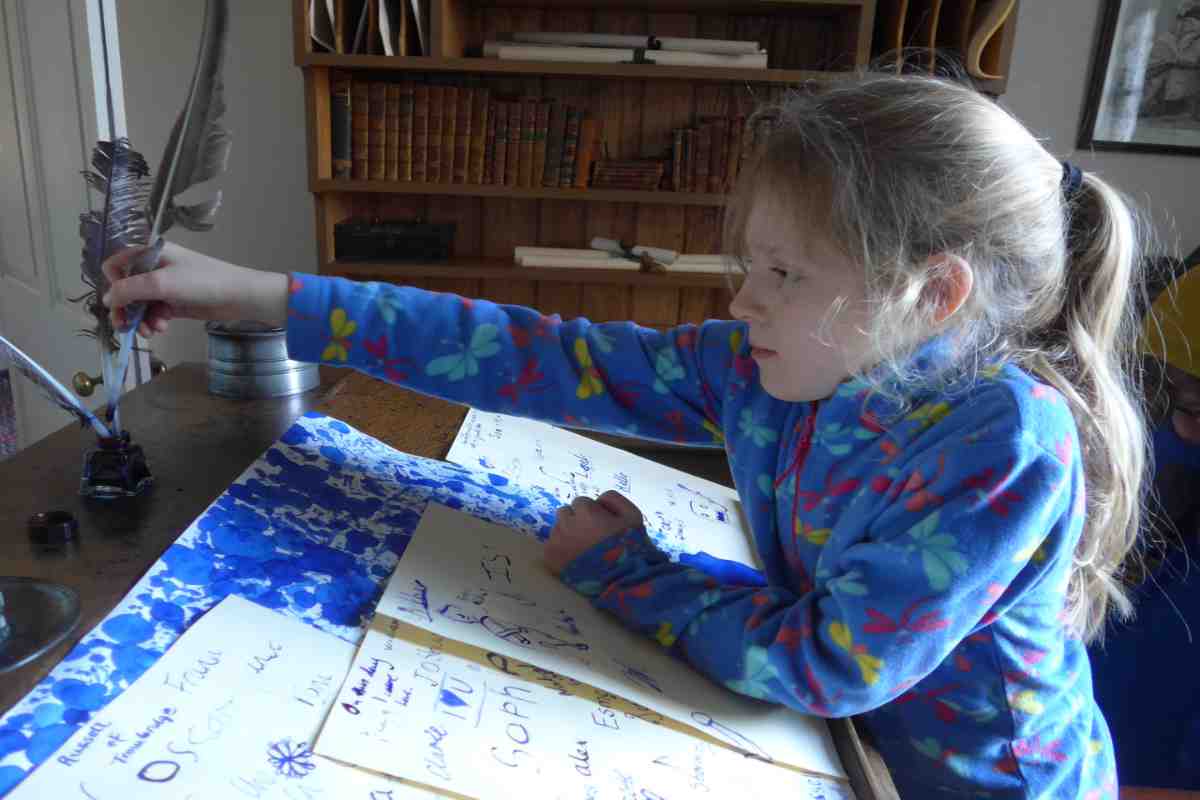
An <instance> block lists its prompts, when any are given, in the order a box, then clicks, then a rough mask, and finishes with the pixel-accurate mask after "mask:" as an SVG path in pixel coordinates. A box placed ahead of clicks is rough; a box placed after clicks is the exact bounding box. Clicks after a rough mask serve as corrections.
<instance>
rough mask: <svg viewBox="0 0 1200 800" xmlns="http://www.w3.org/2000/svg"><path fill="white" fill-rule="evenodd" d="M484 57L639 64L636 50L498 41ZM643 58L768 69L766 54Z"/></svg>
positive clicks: (675, 53)
mask: <svg viewBox="0 0 1200 800" xmlns="http://www.w3.org/2000/svg"><path fill="white" fill-rule="evenodd" d="M483 55H484V56H485V57H486V58H498V59H500V60H501V61H569V62H573V63H583V64H624V63H632V62H634V61H637V51H636V50H632V49H626V48H614V47H568V46H557V45H541V44H514V43H511V42H497V41H490V42H484V43H483ZM644 57H645V60H646V61H652V62H654V63H655V64H662V65H664V66H679V67H729V68H737V69H766V68H767V54H766V53H749V54H745V55H733V56H724V55H714V54H712V53H693V52H690V51H683V50H654V51H648V52H646V53H644Z"/></svg>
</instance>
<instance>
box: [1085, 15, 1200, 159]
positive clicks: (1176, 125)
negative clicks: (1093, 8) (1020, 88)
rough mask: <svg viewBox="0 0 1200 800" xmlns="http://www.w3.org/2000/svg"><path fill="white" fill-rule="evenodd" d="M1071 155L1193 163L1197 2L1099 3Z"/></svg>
mask: <svg viewBox="0 0 1200 800" xmlns="http://www.w3.org/2000/svg"><path fill="white" fill-rule="evenodd" d="M1094 53H1095V54H1094V56H1093V59H1092V71H1091V76H1090V80H1089V82H1088V94H1087V99H1086V102H1085V104H1084V113H1083V121H1082V124H1081V126H1080V132H1079V141H1078V147H1079V148H1080V149H1083V150H1118V151H1125V152H1134V153H1165V154H1175V155H1200V0H1105V2H1104V8H1103V10H1102V12H1101V18H1100V28H1099V33H1098V36H1097V43H1096V48H1095V51H1094Z"/></svg>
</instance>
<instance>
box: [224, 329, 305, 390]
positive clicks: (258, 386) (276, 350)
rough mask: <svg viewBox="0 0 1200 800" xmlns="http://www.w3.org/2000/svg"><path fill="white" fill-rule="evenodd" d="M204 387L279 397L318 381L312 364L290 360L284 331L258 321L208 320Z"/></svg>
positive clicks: (303, 388)
mask: <svg viewBox="0 0 1200 800" xmlns="http://www.w3.org/2000/svg"><path fill="white" fill-rule="evenodd" d="M204 329H205V330H206V331H207V332H208V391H209V392H210V393H212V394H215V395H220V396H221V397H234V398H239V399H249V398H256V397H283V396H285V395H291V394H299V393H301V392H306V391H308V390H309V389H312V388H314V387H316V386H317V384H319V383H320V382H321V376H320V374H319V373H318V371H317V365H316V364H305V363H303V362H301V361H292V360H291V359H290V358H288V353H287V332H286V331H285V330H284V329H283V328H276V327H272V326H270V325H264V324H262V323H260V322H209V323H207V324H206V325H205V326H204Z"/></svg>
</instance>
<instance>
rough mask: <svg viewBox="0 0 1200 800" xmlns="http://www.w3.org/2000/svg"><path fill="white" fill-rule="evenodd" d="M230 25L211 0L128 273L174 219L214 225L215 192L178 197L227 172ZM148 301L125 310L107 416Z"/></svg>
mask: <svg viewBox="0 0 1200 800" xmlns="http://www.w3.org/2000/svg"><path fill="white" fill-rule="evenodd" d="M228 26H229V9H228V5H227V3H226V0H208V2H207V3H206V4H205V9H204V29H203V31H202V32H201V34H200V50H199V54H198V55H197V58H196V68H195V71H194V72H193V73H192V84H191V87H190V88H189V89H188V96H187V100H186V101H185V102H184V106H183V110H182V111H180V112H179V116H178V117H177V118H176V120H175V126H174V127H173V128H172V129H171V136H170V137H169V138H168V139H167V148H166V152H164V153H163V159H162V163H161V164H160V165H159V168H158V173H157V175H156V176H155V179H154V187H153V189H151V191H150V195H149V198H148V201H147V204H146V211H145V216H146V219H148V220H153V223H152V224H151V226H150V233H149V237H148V239H147V241H149V242H150V247H148V248H146V249H145V250H144V251H142V252H141V253H140V254H139V255H138V257H137V258H136V259H134V260H133V262H132V263H131V265H130V274H131V275H138V274H141V273H144V272H149V271H151V270H153V269H155V268H157V267H158V261H159V256H160V255H161V253H162V246H163V241H162V234H163V233H165V232H166V231H167V230H169V229H170V228H171V226H172V225H174V224H175V223H179V224H180V225H182V226H183V227H185V228H187V229H189V230H193V231H206V230H209V229H211V228H212V221H213V218H214V217H215V216H216V213H217V209H218V208H219V207H220V204H221V193H220V191H217V192H216V193H215V195H214V197H213V198H212V199H211V200H206V201H203V202H200V203H195V204H193V205H178V204H177V203H175V198H176V197H177V196H178V195H180V194H182V193H183V192H184V191H186V190H187V189H189V188H190V187H192V186H195V185H196V184H199V183H203V182H205V181H207V180H210V179H212V178H215V177H217V176H218V175H220V174H221V173H223V172H224V171H225V166H226V163H227V162H228V160H229V147H230V145H231V144H232V139H231V138H230V135H229V132H228V131H226V130H225V129H224V128H223V127H222V126H221V124H220V122H219V120H220V118H221V115H222V114H224V113H225V100H224V97H223V94H222V89H223V87H222V82H221V65H222V62H223V60H224V56H225V36H226V33H227V31H228ZM145 311H146V308H145V305H144V304H141V303H137V304H130V305H129V306H128V307H127V308H126V309H125V318H126V323H125V326H124V327H123V328H122V330H121V335H120V345H121V347H120V353H119V356H118V359H117V367H116V376H115V377H116V380H115V381H114V383H113V384H112V385H110V386H109V388H108V404H109V409H110V410H109V416H110V417H115V416H116V408H117V403H118V402H119V401H120V395H121V385H122V384H123V383H124V380H125V372H126V370H127V369H128V368H129V357H130V353H131V352H132V350H133V338H134V336H135V335H136V334H137V328H138V325H139V323H141V321H142V316H143V315H144V314H145Z"/></svg>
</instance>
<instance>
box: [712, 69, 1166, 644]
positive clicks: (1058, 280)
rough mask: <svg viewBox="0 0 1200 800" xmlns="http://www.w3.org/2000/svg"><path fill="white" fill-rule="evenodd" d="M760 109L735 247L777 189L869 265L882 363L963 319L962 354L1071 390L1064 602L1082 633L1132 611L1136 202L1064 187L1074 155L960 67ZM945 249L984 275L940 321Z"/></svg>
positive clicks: (964, 359)
mask: <svg viewBox="0 0 1200 800" xmlns="http://www.w3.org/2000/svg"><path fill="white" fill-rule="evenodd" d="M752 122H753V124H754V125H755V130H757V131H758V138H757V139H756V147H755V157H754V158H753V159H752V160H751V161H750V163H749V166H748V168H747V169H746V170H744V171H743V174H742V175H740V176H739V180H738V185H737V187H735V189H734V192H733V196H732V198H731V201H730V204H729V207H728V209H727V212H726V218H725V225H726V231H725V242H726V244H727V247H728V248H730V249H731V250H732V251H733V253H734V255H735V257H737V258H739V259H741V258H743V257H744V255H745V254H746V253H747V248H746V241H745V232H746V219H747V216H748V215H749V213H750V210H751V207H752V205H753V203H754V201H755V200H756V198H758V197H760V196H762V192H763V191H764V190H765V191H766V192H768V193H769V194H770V195H771V196H773V197H775V198H779V199H781V200H783V201H785V202H789V203H792V204H793V205H794V206H795V210H796V212H797V213H800V214H806V215H807V217H806V219H807V222H808V228H809V229H812V230H820V229H822V228H823V229H824V230H827V231H828V232H829V234H830V238H831V239H832V242H833V243H834V244H835V245H836V246H838V247H839V248H840V249H841V250H842V251H843V252H844V253H845V254H846V255H847V256H849V257H850V258H851V259H852V260H853V261H855V262H856V263H858V264H861V265H863V267H864V269H865V272H866V275H865V277H866V283H867V296H868V302H869V303H871V304H872V311H873V313H872V314H871V318H872V320H873V322H872V326H873V327H872V328H871V329H870V330H868V331H866V333H867V334H868V335H869V336H870V337H871V340H872V342H873V344H874V346H875V350H876V352H877V354H878V355H879V357H880V358H881V359H882V365H880V366H882V367H883V369H882V370H881V369H878V368H876V365H872V370H871V375H874V376H876V377H878V376H879V375H881V374H885V375H887V376H888V384H889V385H891V386H893V387H894V386H897V385H899V386H901V387H904V386H906V382H910V381H912V380H915V379H916V377H915V376H914V375H911V374H906V373H905V364H906V363H907V362H908V360H909V359H908V357H909V356H910V355H911V354H912V352H913V350H914V349H915V348H916V347H917V346H919V345H920V344H921V342H923V341H925V340H927V339H928V338H929V337H930V336H933V335H935V334H938V333H941V332H943V331H947V330H954V331H955V335H954V336H953V337H951V338H952V339H953V341H954V342H956V343H957V348H958V349H957V351H956V354H957V358H956V359H955V360H954V361H955V364H956V365H957V367H958V368H959V369H961V370H966V371H974V370H976V369H978V367H979V366H980V365H981V364H982V363H983V362H984V361H989V360H993V359H1002V360H1006V361H1010V362H1012V363H1015V364H1017V365H1019V366H1021V367H1022V368H1024V369H1026V370H1027V371H1029V372H1031V373H1034V374H1036V375H1038V376H1040V378H1041V379H1043V380H1045V381H1047V382H1048V383H1050V384H1051V385H1053V386H1054V387H1055V388H1056V389H1057V390H1058V391H1059V392H1061V393H1062V395H1063V396H1064V397H1065V398H1066V400H1067V402H1068V404H1069V405H1070V408H1071V411H1072V414H1073V416H1074V418H1075V421H1076V425H1077V426H1078V429H1079V437H1080V448H1081V453H1082V458H1083V465H1084V473H1085V480H1086V500H1087V507H1086V512H1087V516H1086V520H1085V523H1084V531H1083V535H1082V537H1081V538H1080V540H1079V543H1078V546H1077V547H1076V550H1075V558H1074V568H1073V569H1072V571H1071V575H1070V580H1069V583H1068V588H1067V598H1066V613H1067V615H1068V619H1069V623H1070V624H1071V626H1072V627H1073V628H1074V629H1075V630H1076V631H1077V632H1078V633H1079V635H1080V636H1082V637H1083V638H1084V639H1085V640H1091V639H1094V638H1097V637H1100V636H1102V635H1103V628H1104V623H1105V620H1106V618H1107V615H1108V613H1109V611H1110V610H1113V609H1115V610H1116V611H1117V612H1119V613H1120V614H1121V615H1123V616H1125V615H1128V613H1129V611H1130V610H1131V605H1130V603H1129V600H1128V598H1127V596H1126V592H1125V586H1124V584H1123V582H1122V580H1121V570H1122V563H1123V561H1124V560H1125V558H1126V555H1127V554H1128V553H1129V552H1130V550H1131V549H1132V548H1133V546H1134V544H1135V543H1136V541H1137V533H1138V527H1139V523H1140V517H1141V513H1142V491H1143V489H1142V487H1143V476H1144V474H1145V472H1146V468H1147V464H1148V458H1149V456H1148V452H1147V435H1146V428H1145V422H1144V415H1143V412H1142V408H1141V404H1140V401H1139V400H1137V399H1136V398H1137V397H1138V394H1137V392H1136V391H1135V389H1134V387H1135V385H1136V383H1135V381H1134V374H1135V370H1137V369H1138V364H1139V360H1138V359H1137V358H1136V348H1135V342H1136V337H1137V333H1138V330H1139V326H1138V320H1137V318H1136V312H1135V310H1134V304H1133V303H1132V302H1130V301H1131V298H1132V296H1133V293H1134V292H1135V291H1136V290H1137V287H1139V286H1140V285H1141V281H1140V274H1141V261H1142V259H1141V241H1142V236H1141V230H1142V229H1143V227H1144V226H1143V225H1142V223H1141V222H1140V219H1139V217H1138V216H1137V215H1136V214H1135V213H1134V211H1133V210H1132V206H1131V205H1130V204H1128V203H1127V202H1126V201H1125V200H1124V199H1123V198H1122V196H1121V195H1120V194H1118V193H1117V192H1116V191H1115V190H1114V189H1113V188H1111V187H1110V186H1109V185H1108V184H1106V183H1105V182H1104V181H1102V180H1101V179H1100V178H1099V177H1097V176H1096V175H1094V174H1091V173H1085V174H1084V175H1083V181H1082V185H1081V187H1080V188H1079V190H1078V191H1076V192H1073V193H1072V194H1071V196H1070V198H1069V199H1068V198H1067V197H1065V195H1064V192H1063V188H1062V179H1063V167H1062V164H1061V163H1060V162H1059V161H1058V160H1057V159H1055V158H1054V157H1053V156H1051V155H1050V153H1048V152H1047V151H1046V149H1045V148H1044V147H1043V146H1042V145H1041V143H1039V142H1038V141H1037V140H1036V139H1035V138H1034V137H1033V136H1032V135H1031V134H1030V133H1029V131H1028V130H1026V129H1025V127H1024V126H1023V125H1021V123H1020V122H1018V121H1017V120H1016V119H1015V118H1013V117H1012V116H1011V115H1010V114H1008V113H1007V112H1005V111H1004V110H1003V109H1001V108H1000V107H999V106H998V105H996V104H995V103H994V102H992V101H991V100H990V99H988V98H986V97H984V96H983V95H980V94H978V93H976V92H975V91H973V90H972V89H969V88H967V87H966V86H963V85H960V84H958V83H955V82H953V81H950V80H945V79H940V78H931V77H921V76H915V75H903V76H879V77H874V76H873V77H870V78H866V79H864V80H861V81H858V82H854V83H849V82H847V83H845V84H838V85H830V86H826V87H821V88H818V89H814V90H810V91H802V92H796V93H794V94H792V95H790V96H789V97H788V98H787V99H785V100H784V101H783V102H782V103H780V104H779V105H777V106H775V107H772V108H769V109H764V110H763V111H761V112H759V114H758V115H756V118H755V119H754V120H753V121H752ZM814 223H816V225H817V226H821V227H816V226H814ZM940 254H954V255H958V256H960V257H961V258H963V259H964V260H965V261H966V262H967V263H968V264H969V265H970V266H971V269H972V273H973V278H974V285H973V288H972V290H971V293H970V295H969V296H968V298H967V300H966V302H965V303H964V305H963V306H962V307H961V308H960V309H959V310H958V311H957V312H955V313H954V314H953V315H952V316H951V317H950V318H948V319H945V320H944V321H942V322H940V323H939V322H937V321H936V316H935V314H936V311H937V307H936V304H935V303H933V302H930V295H931V294H932V293H934V292H933V291H932V290H934V289H936V288H937V284H938V281H939V279H941V278H942V277H943V276H942V275H941V274H940V270H939V269H938V268H937V266H936V265H937V264H938V263H939V261H938V259H936V258H934V259H932V261H931V257H934V256H938V255H940ZM931 265H932V266H931ZM903 331H909V332H910V334H909V335H907V336H899V337H898V336H897V332H903ZM858 377H860V378H869V377H870V376H868V375H859V376H858ZM881 385H882V382H881Z"/></svg>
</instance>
